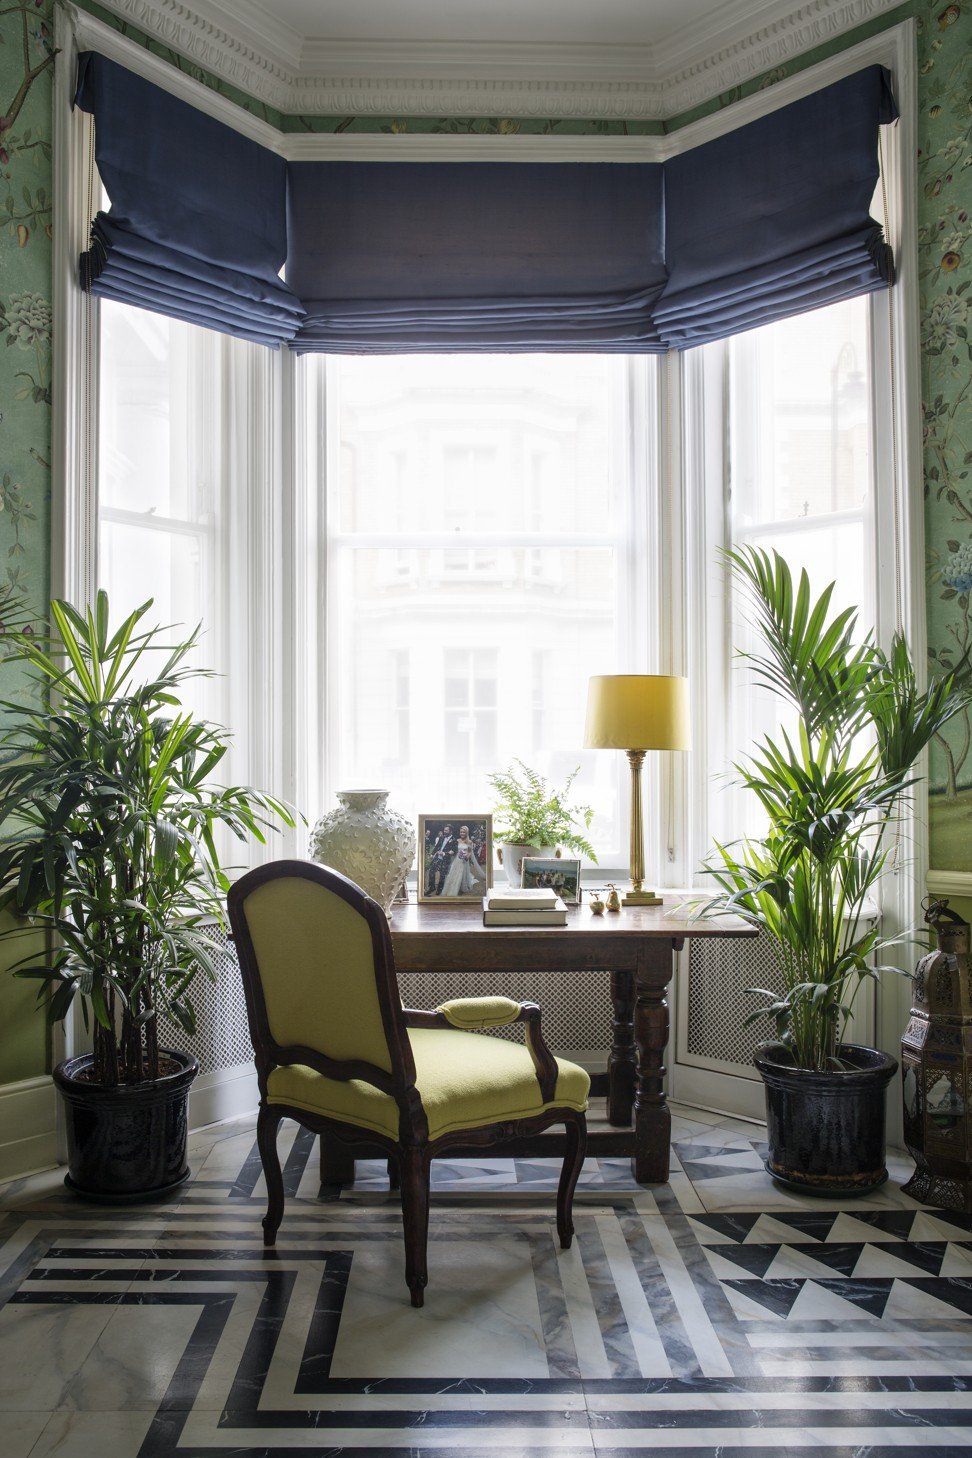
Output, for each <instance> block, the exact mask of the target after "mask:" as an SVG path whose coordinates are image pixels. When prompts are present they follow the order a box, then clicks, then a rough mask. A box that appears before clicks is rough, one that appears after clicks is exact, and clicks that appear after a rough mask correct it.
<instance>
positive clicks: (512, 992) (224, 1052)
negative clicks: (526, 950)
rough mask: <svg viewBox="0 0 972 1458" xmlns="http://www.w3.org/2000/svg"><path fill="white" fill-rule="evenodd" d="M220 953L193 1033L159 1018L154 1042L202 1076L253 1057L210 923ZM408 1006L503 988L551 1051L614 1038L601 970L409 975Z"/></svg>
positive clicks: (231, 959)
mask: <svg viewBox="0 0 972 1458" xmlns="http://www.w3.org/2000/svg"><path fill="white" fill-rule="evenodd" d="M212 934H213V936H214V938H215V939H216V940H217V941H219V942H220V944H221V946H222V948H223V951H222V953H221V955H220V956H219V957H218V959H217V968H218V972H219V978H218V981H217V982H215V983H211V982H209V981H207V979H206V978H204V977H201V976H200V977H198V978H197V979H196V981H195V983H194V984H193V994H192V996H193V1006H194V1007H195V1009H196V1033H195V1036H194V1037H192V1038H187V1037H186V1035H185V1033H183V1031H182V1029H181V1028H179V1027H176V1026H175V1025H174V1024H173V1023H170V1022H168V1021H166V1019H164V1018H162V1019H160V1021H159V1039H160V1041H161V1043H162V1045H163V1047H166V1048H177V1049H179V1051H180V1052H183V1053H192V1054H193V1055H194V1056H195V1057H196V1058H198V1060H199V1068H200V1072H202V1073H216V1072H218V1071H220V1070H221V1069H224V1068H235V1067H237V1066H238V1065H239V1064H241V1063H249V1062H250V1061H251V1060H252V1058H253V1048H252V1045H251V1043H250V1033H249V1029H248V1027H247V1023H246V1004H245V1003H244V1000H243V982H242V979H241V977H240V969H239V965H238V963H237V960H236V952H235V950H234V949H233V946H232V944H231V943H229V942H228V941H227V939H226V937H225V935H224V934H223V933H222V932H220V931H219V930H218V928H216V927H213V928H212ZM398 982H399V987H400V990H401V994H402V1002H403V1003H404V1004H405V1006H406V1007H424V1008H431V1007H435V1006H436V1004H437V1003H440V1002H445V1000H446V999H447V998H450V997H484V996H488V995H489V994H491V993H501V994H502V995H503V996H504V997H512V998H515V999H516V1001H517V1002H538V1003H539V1004H540V1006H541V1008H542V1009H543V1031H544V1036H545V1038H546V1040H547V1042H548V1043H549V1044H550V1046H551V1048H552V1049H553V1050H554V1052H555V1053H556V1052H561V1051H562V1050H568V1049H569V1050H572V1051H576V1050H578V1049H584V1050H591V1051H600V1050H603V1051H604V1054H605V1058H606V1056H607V1050H608V1048H609V1047H610V1043H611V997H610V990H609V986H608V976H607V973H605V972H600V973H598V972H571V973H560V972H532V973H519V974H515V975H514V974H510V975H509V976H504V977H497V976H490V977H483V976H482V975H481V974H480V973H473V972H468V973H463V972H456V973H448V974H443V975H441V976H439V975H434V976H433V975H431V974H428V973H421V972H406V973H402V975H401V976H400V977H399V979H398ZM497 1036H501V1037H511V1038H513V1039H514V1040H516V1041H520V1040H522V1037H523V1030H522V1028H518V1027H513V1028H501V1029H497Z"/></svg>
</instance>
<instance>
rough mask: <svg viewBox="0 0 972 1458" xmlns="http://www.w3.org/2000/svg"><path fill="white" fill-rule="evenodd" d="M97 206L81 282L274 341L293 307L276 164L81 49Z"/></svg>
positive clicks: (299, 312)
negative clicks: (100, 207) (100, 191)
mask: <svg viewBox="0 0 972 1458" xmlns="http://www.w3.org/2000/svg"><path fill="white" fill-rule="evenodd" d="M75 101H76V104H77V105H78V106H80V107H81V108H82V110H84V111H88V112H91V113H92V115H93V116H94V119H95V156H96V158H97V163H98V171H99V172H100V174H101V180H102V182H103V184H104V187H105V191H106V192H107V193H108V197H109V199H110V201H111V210H110V211H109V212H108V213H99V214H98V216H97V218H96V219H95V220H94V223H93V224H92V228H91V247H90V250H89V251H88V252H87V253H85V254H83V255H82V260H81V275H82V282H83V284H84V285H85V286H87V287H88V288H90V290H91V292H92V293H95V294H98V295H100V296H101V297H103V298H108V299H119V300H121V302H122V303H126V304H135V305H137V306H138V307H140V308H143V309H152V310H154V311H155V312H157V313H160V314H167V315H169V316H170V317H173V318H176V319H185V320H188V321H189V322H190V323H192V324H203V325H205V326H207V327H208V328H210V329H219V330H222V331H223V332H224V333H227V334H234V335H237V336H239V337H241V338H244V339H253V340H257V341H258V342H260V343H262V344H270V345H276V344H279V343H281V342H282V341H283V340H289V339H292V338H293V336H294V334H295V333H296V331H297V328H298V326H299V325H300V323H301V320H302V319H303V317H304V310H303V308H302V307H301V304H300V301H299V300H298V299H297V298H295V296H294V294H293V291H292V290H291V289H290V288H289V287H288V286H287V285H286V284H285V283H284V282H283V281H282V280H281V279H280V277H279V273H280V270H281V268H282V267H283V263H284V260H285V258H286V254H287V224H286V194H287V164H286V163H285V162H284V160H283V158H281V157H278V156H277V155H276V154H275V153H273V152H270V151H268V150H267V149H266V148H265V147H261V146H259V145H258V144H257V143H256V142H253V141H251V140H250V139H249V138H248V137H242V136H240V134H239V133H238V132H236V131H234V130H233V129H232V128H230V127H227V126H224V125H223V124H222V123H221V122H218V121H216V120H215V118H213V117H210V116H207V115H206V114H205V113H204V112H200V111H197V110H196V108H195V107H192V106H189V105H188V104H187V103H186V102H184V101H180V100H179V99H178V98H177V97H174V96H170V95H169V93H168V92H166V91H163V90H162V89H161V88H160V87H158V86H153V85H152V84H151V83H150V82H148V81H145V80H143V78H142V77H140V76H136V75H135V74H134V73H133V72H131V71H127V70H126V69H125V68H124V67H123V66H119V65H116V64H115V62H114V61H110V60H108V59H107V57H105V56H100V55H96V54H94V53H93V52H86V53H85V54H84V55H82V56H81V63H80V70H79V75H78V89H77V95H76V98H75Z"/></svg>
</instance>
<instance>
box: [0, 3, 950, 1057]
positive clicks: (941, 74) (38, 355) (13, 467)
mask: <svg viewBox="0 0 972 1458" xmlns="http://www.w3.org/2000/svg"><path fill="white" fill-rule="evenodd" d="M85 8H87V9H89V10H91V11H92V12H94V13H95V14H97V15H98V16H99V18H100V19H102V20H105V21H106V22H108V23H109V24H111V25H113V26H115V27H116V28H117V29H119V30H121V31H123V32H124V33H125V34H127V35H129V36H130V37H131V38H132V39H133V40H135V41H137V42H138V43H140V44H142V45H145V46H146V47H147V48H149V49H151V50H152V51H153V52H154V53H156V54H158V55H161V56H163V57H164V58H165V59H167V60H168V61H170V62H171V64H173V65H175V66H178V67H179V69H180V70H182V71H184V72H186V73H188V74H190V75H192V76H194V77H196V78H197V79H198V80H200V81H201V82H202V83H203V84H204V85H207V86H210V87H212V88H213V89H215V90H218V91H220V92H221V93H222V94H224V95H226V96H228V97H229V98H230V99H231V100H233V101H234V102H235V103H236V104H237V105H239V106H242V107H244V108H245V109H247V110H248V111H251V112H253V113H255V114H257V115H259V116H261V117H263V118H264V119H265V120H267V121H269V122H270V123H271V124H272V125H275V126H278V127H280V128H281V129H282V130H285V131H322V132H340V131H379V132H382V131H383V132H392V133H395V132H402V131H410V132H417V131H422V132H440V133H466V132H486V133H490V132H492V133H509V132H524V133H526V132H530V133H542V134H552V133H556V134H561V135H564V134H573V135H597V134H640V135H646V134H652V133H658V132H663V131H666V130H674V129H677V128H678V127H680V126H683V125H685V124H686V123H687V122H689V121H691V120H694V119H695V118H696V117H698V116H700V115H702V114H705V113H708V112H712V111H714V110H717V109H719V108H720V107H724V106H728V105H731V104H732V103H733V102H734V101H736V100H738V99H739V98H740V97H741V96H743V95H747V94H749V93H751V92H753V91H756V90H759V89H761V88H763V87H765V86H770V85H773V84H774V83H775V82H776V81H778V80H780V79H781V78H782V77H783V76H786V75H790V74H793V73H794V72H796V71H799V70H802V69H803V68H804V67H806V66H808V65H811V64H813V63H814V62H816V61H818V60H820V59H822V58H823V57H824V56H826V55H829V54H832V53H834V52H835V51H838V50H841V49H843V48H844V47H846V46H848V45H851V44H854V43H855V42H856V41H858V40H861V39H863V38H864V37H866V36H868V35H871V34H874V33H875V32H877V31H879V30H881V29H884V28H886V27H887V26H888V25H891V24H895V23H896V22H898V21H899V20H901V19H904V18H906V17H908V16H914V17H915V19H916V20H917V23H918V50H919V57H918V60H919V73H920V74H919V111H920V116H919V149H920V150H919V157H918V167H919V182H920V200H919V245H920V275H921V332H922V384H923V401H924V423H925V480H924V489H925V502H926V528H927V548H928V559H927V603H928V616H929V639H930V647H929V652H930V654H931V659H932V662H933V663H936V662H937V663H939V664H942V663H948V662H950V661H952V660H954V658H955V657H956V656H957V655H959V654H961V652H962V651H964V649H965V648H966V647H968V646H970V644H972V616H970V592H972V478H970V475H969V469H970V464H972V348H970V344H969V324H970V310H969V289H970V284H972V240H970V225H969V217H970V214H972V146H970V140H972V4H964V5H943V4H942V0H911V3H909V4H906V5H902V6H901V7H900V8H899V9H897V10H895V11H892V12H890V13H889V14H888V15H886V16H884V17H882V18H881V19H880V20H878V21H874V22H871V23H870V24H869V25H867V26H863V27H861V28H860V29H859V30H857V31H854V32H851V33H848V34H847V35H844V36H841V37H839V38H838V39H837V40H835V41H832V42H830V43H829V44H828V45H827V46H824V47H820V48H818V49H816V50H814V51H810V52H807V53H806V54H805V55H804V56H801V57H800V58H799V59H797V60H795V61H791V62H788V63H787V64H786V65H785V66H781V67H778V68H776V69H775V70H773V71H771V72H769V73H768V74H767V75H765V76H762V77H759V78H758V79H756V80H754V81H751V82H747V83H746V84H745V85H743V86H741V87H737V88H734V89H733V90H732V91H729V92H726V93H725V94H723V95H722V96H720V97H718V98H716V99H714V100H713V101H712V102H710V103H708V104H707V105H706V106H704V107H700V108H697V109H696V110H695V111H693V112H691V113H687V114H686V115H684V116H680V117H677V118H675V119H674V120H673V121H671V122H669V123H667V124H663V123H660V122H644V121H630V122H625V121H612V122H602V121H578V120H561V119H558V118H549V119H541V120H538V119H529V120H527V119H517V118H512V117H462V118H454V117H439V118H401V117H354V116H349V117H314V116H282V115H280V114H279V113H276V112H274V111H273V110H272V109H270V108H267V107H266V106H264V105H263V104H262V103H259V102H256V101H254V100H252V99H250V98H248V97H246V96H245V95H243V94H242V93H241V92H239V91H236V90H235V89H234V88H232V87H229V86H227V85H226V84H225V83H223V82H220V81H219V80H218V79H216V78H214V77H212V76H210V75H208V74H207V73H205V72H203V71H201V70H200V69H199V68H198V67H196V66H194V65H193V64H192V63H190V62H189V61H187V60H186V59H185V58H184V57H181V56H179V55H178V54H177V53H176V52H174V51H171V50H169V49H167V48H166V47H165V46H163V45H160V44H159V43H158V42H156V41H153V40H150V39H148V38H147V37H146V36H144V35H142V34H140V33H139V32H137V31H135V30H134V29H133V28H132V27H131V26H129V25H127V24H126V23H124V22H122V21H120V20H119V19H118V18H117V17H116V16H114V15H113V14H112V13H111V12H109V11H106V10H103V9H102V8H101V7H99V6H98V5H96V4H94V3H87V4H86V5H85ZM51 11H52V0H32V3H26V4H22V5H19V4H8V5H6V6H4V7H2V8H0V106H2V107H3V108H4V110H3V112H2V113H0V412H2V414H0V618H2V604H3V601H4V600H5V598H6V597H8V596H9V595H10V593H11V592H12V591H14V592H17V593H18V594H24V595H26V597H27V598H28V601H29V602H30V604H31V606H32V607H33V608H36V610H38V611H39V610H40V608H41V605H42V604H43V603H44V601H45V600H46V597H47V595H48V590H49V570H48V560H49V555H50V554H49V547H50V526H49V521H50V516H49V504H50V473H49V461H50V398H49V387H50V318H51V312H50V296H51V262H50V260H51V252H50V242H51V213H50V196H51V175H50V168H51V157H50V151H51V135H52V122H51V65H50V62H51V44H52V37H51ZM932 790H933V795H932V813H931V845H932V865H933V866H934V867H935V868H936V869H939V870H953V871H972V720H970V719H969V718H968V717H967V718H966V720H965V721H964V722H962V723H960V724H957V725H956V726H955V727H954V728H953V730H952V732H951V733H950V734H949V736H948V739H947V741H944V742H943V743H942V744H940V745H939V746H937V748H936V753H935V755H934V759H933V766H932ZM968 910H972V903H969V904H968ZM2 956H7V958H8V960H9V954H8V953H6V952H4V953H2ZM0 965H2V960H0ZM32 999H33V993H32V991H31V990H30V989H29V988H23V987H21V986H20V984H17V983H14V981H13V979H11V978H10V977H4V976H0V1026H2V1027H3V1030H4V1031H3V1036H2V1038H0V1083H2V1082H7V1081H9V1080H11V1079H18V1078H24V1077H28V1076H30V1075H31V1074H34V1073H39V1072H42V1071H43V1070H44V1068H45V1064H46V1057H47V1054H46V1037H45V1033H44V1027H43V1021H42V1019H41V1018H40V1017H38V1016H36V1015H35V1014H34V1013H33V1011H32V1010H31V1008H30V1004H31V1003H32Z"/></svg>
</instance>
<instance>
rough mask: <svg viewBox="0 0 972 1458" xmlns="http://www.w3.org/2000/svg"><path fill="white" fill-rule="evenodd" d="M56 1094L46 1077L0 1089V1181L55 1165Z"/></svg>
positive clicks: (50, 1081) (26, 1080) (28, 1079)
mask: <svg viewBox="0 0 972 1458" xmlns="http://www.w3.org/2000/svg"><path fill="white" fill-rule="evenodd" d="M56 1126H57V1092H56V1090H55V1088H54V1083H53V1081H52V1079H51V1077H50V1075H49V1074H43V1075H42V1076H41V1077H39V1078H25V1079H22V1080H21V1081H20V1082H19V1083H6V1084H3V1085H0V1180H13V1179H17V1178H19V1176H21V1175H26V1174H33V1173H34V1172H35V1171H36V1170H39V1169H50V1168H51V1166H52V1165H55V1164H56V1163H57V1128H56Z"/></svg>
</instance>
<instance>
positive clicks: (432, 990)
mask: <svg viewBox="0 0 972 1458" xmlns="http://www.w3.org/2000/svg"><path fill="white" fill-rule="evenodd" d="M398 986H399V990H400V992H401V994H402V1002H403V1003H404V1004H405V1006H406V1007H426V1008H429V1007H435V1006H437V1004H438V1003H440V1002H445V1001H446V999H447V998H450V997H486V996H489V995H500V996H503V997H512V998H514V999H515V1000H516V1001H517V1002H538V1003H539V1004H540V1007H541V1010H542V1012H543V1024H542V1026H543V1035H544V1037H545V1039H546V1040H547V1042H548V1043H549V1044H550V1047H551V1048H552V1049H553V1051H554V1052H555V1053H560V1052H563V1051H564V1050H568V1049H569V1050H573V1051H576V1050H578V1049H584V1050H592V1051H595V1050H598V1051H599V1050H601V1049H603V1050H604V1054H605V1059H606V1058H607V1050H608V1048H609V1047H610V1046H611V994H610V988H609V985H608V974H607V973H606V972H521V973H516V974H514V973H510V974H509V975H507V976H498V975H495V974H494V975H490V976H489V977H484V976H483V975H482V973H479V972H450V973H442V974H441V975H439V974H436V975H434V976H433V975H432V974H430V973H423V972H402V973H401V974H400V975H399V978H398ZM496 1034H497V1036H500V1037H507V1038H512V1039H513V1040H514V1041H516V1042H519V1041H521V1040H522V1038H523V1029H522V1028H519V1027H517V1026H514V1027H512V1028H498V1029H497V1030H496Z"/></svg>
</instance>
